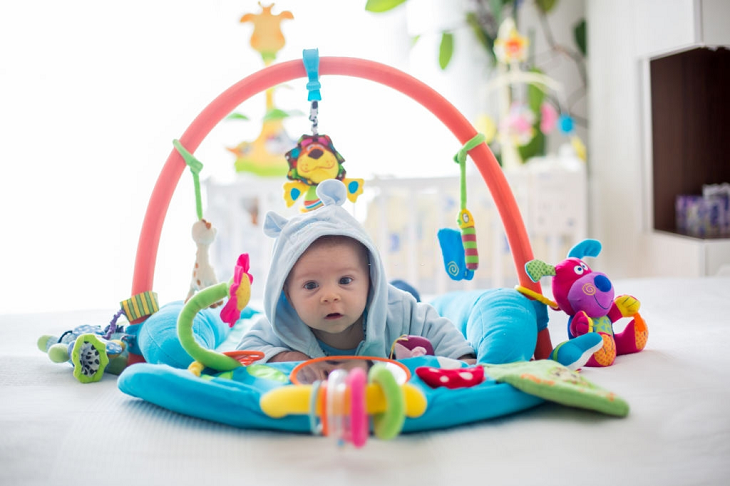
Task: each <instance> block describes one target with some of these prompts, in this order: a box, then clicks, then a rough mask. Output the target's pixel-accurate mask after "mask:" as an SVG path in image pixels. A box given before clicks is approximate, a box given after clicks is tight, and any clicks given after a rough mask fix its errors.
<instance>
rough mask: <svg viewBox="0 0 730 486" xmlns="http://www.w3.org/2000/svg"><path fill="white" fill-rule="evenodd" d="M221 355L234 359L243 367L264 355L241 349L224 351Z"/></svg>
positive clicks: (259, 352)
mask: <svg viewBox="0 0 730 486" xmlns="http://www.w3.org/2000/svg"><path fill="white" fill-rule="evenodd" d="M223 354H225V355H226V356H228V357H230V358H233V359H235V360H236V361H238V362H239V363H241V364H242V365H243V366H248V365H250V364H251V363H254V362H256V361H258V360H260V359H261V358H263V357H264V353H263V352H261V351H248V350H243V349H236V350H233V351H225V352H224V353H223Z"/></svg>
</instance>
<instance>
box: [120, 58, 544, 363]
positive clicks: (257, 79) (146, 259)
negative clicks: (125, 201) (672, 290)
mask: <svg viewBox="0 0 730 486" xmlns="http://www.w3.org/2000/svg"><path fill="white" fill-rule="evenodd" d="M319 73H320V75H343V76H351V77H356V78H363V79H369V80H371V81H375V82H377V83H380V84H383V85H385V86H389V87H391V88H393V89H395V90H397V91H400V92H401V93H403V94H405V95H408V96H409V97H411V98H413V99H414V100H415V101H417V102H418V103H420V104H421V105H423V106H424V107H425V108H427V109H428V110H429V111H431V113H433V114H434V115H436V117H437V118H438V119H439V120H441V121H442V122H443V123H444V125H446V126H447V127H448V128H449V129H450V130H451V132H452V133H453V134H454V135H455V136H456V138H457V139H458V140H459V146H461V145H463V144H465V143H466V142H468V141H469V140H471V139H472V137H474V136H475V135H476V134H477V131H476V130H475V129H474V127H473V126H472V125H471V123H469V121H468V120H467V119H466V118H465V117H464V116H463V115H462V114H461V112H459V110H457V109H456V108H455V107H454V106H453V105H452V104H451V103H450V102H449V101H448V100H446V99H445V98H444V97H443V96H441V95H440V94H439V93H437V92H436V91H434V90H433V89H432V88H430V87H428V86H427V85H425V84H424V83H422V82H421V81H418V80H417V79H415V78H414V77H412V76H410V75H408V74H406V73H404V72H402V71H399V70H398V69H395V68H393V67H390V66H386V65H384V64H380V63H377V62H374V61H368V60H364V59H357V58H348V57H322V58H320V60H319ZM306 76H307V74H306V71H305V69H304V64H303V63H302V61H300V60H294V61H287V62H282V63H280V64H274V65H271V66H269V67H267V68H264V69H262V70H261V71H258V72H256V73H254V74H252V75H250V76H248V77H246V78H244V79H242V80H241V81H239V82H238V83H236V84H234V85H233V86H231V87H230V88H228V89H227V90H226V91H224V92H223V93H222V94H221V95H220V96H218V97H217V98H216V99H215V100H213V101H212V102H211V103H210V104H209V105H208V106H207V107H206V108H205V109H204V110H203V111H202V112H201V113H200V114H199V115H198V116H197V117H196V118H195V120H193V122H192V123H191V124H190V126H189V127H188V129H187V130H185V133H183V135H182V136H181V137H180V143H182V145H183V146H184V147H185V148H186V149H187V150H189V151H190V152H191V153H194V152H195V150H197V148H198V146H199V145H200V143H201V142H202V141H203V139H204V138H205V137H206V136H207V135H208V134H209V133H210V131H211V130H212V129H213V127H215V126H216V125H217V124H218V122H220V121H221V120H222V119H223V118H224V117H226V116H227V115H228V114H229V113H230V112H232V111H233V110H234V109H235V108H236V107H237V106H238V105H240V104H241V103H242V102H244V101H245V100H247V99H248V98H250V97H252V96H254V95H255V94H257V93H260V92H262V91H264V90H266V89H268V88H270V87H273V86H276V85H278V84H281V83H285V82H287V81H291V80H293V79H297V78H304V77H306ZM469 155H471V157H472V159H473V160H474V162H475V164H476V166H477V168H478V169H479V172H480V173H481V175H482V177H483V178H484V181H485V182H486V183H487V186H488V187H489V190H490V192H491V194H492V198H493V199H494V201H495V204H496V206H497V209H498V210H499V214H500V217H501V219H502V223H503V225H504V228H505V232H506V234H507V240H508V242H509V245H510V248H511V250H512V257H513V259H514V263H515V267H516V270H517V274H518V278H519V282H520V285H522V286H524V287H527V288H529V289H531V290H534V291H536V292H541V289H540V284H539V283H535V282H533V281H532V280H530V279H529V278H528V276H527V274H526V273H525V268H524V265H525V263H526V262H528V261H530V260H532V259H533V255H532V248H531V246H530V241H529V238H528V236H527V231H526V230H525V226H524V222H523V221H522V216H521V214H520V211H519V209H518V207H517V203H516V201H515V199H514V196H513V194H512V190H511V189H510V187H509V185H508V183H507V180H506V179H505V177H504V174H503V173H502V169H501V168H500V166H499V164H498V163H497V160H496V159H495V158H494V155H493V154H492V152H491V150H489V147H487V145H486V144H480V145H479V146H477V147H476V148H474V149H473V150H471V151H470V152H469ZM185 167H186V165H185V162H184V160H183V158H182V157H181V156H180V154H179V153H178V152H177V150H175V149H172V150H171V152H170V155H169V156H168V158H167V161H166V162H165V165H164V167H163V168H162V172H161V173H160V175H159V177H158V178H157V182H156V184H155V187H154V189H153V191H152V196H151V197H150V201H149V204H148V206H147V212H146V214H145V218H144V221H143V223H142V231H141V234H140V238H139V242H138V245H137V255H136V260H135V264H134V277H133V281H132V295H136V294H139V293H141V292H146V291H150V290H152V283H153V280H154V270H155V263H156V260H157V250H158V246H159V242H160V234H161V232H162V224H163V222H164V219H165V215H166V214H167V209H168V207H169V205H170V200H171V199H172V194H173V192H174V191H175V187H176V186H177V183H178V181H179V180H180V176H181V175H182V172H183V170H184V169H185ZM546 344H548V346H549V337H548V343H546ZM538 347H540V345H538ZM536 355H537V353H536Z"/></svg>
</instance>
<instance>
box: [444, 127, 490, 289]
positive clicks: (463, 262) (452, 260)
mask: <svg viewBox="0 0 730 486" xmlns="http://www.w3.org/2000/svg"><path fill="white" fill-rule="evenodd" d="M484 140H485V137H484V135H483V134H481V133H478V134H476V135H475V136H474V137H473V138H472V139H471V140H469V141H468V142H466V144H464V146H463V147H462V148H461V150H459V152H458V153H457V154H456V155H455V156H454V161H455V162H456V163H458V164H459V168H460V170H461V210H460V211H459V216H458V218H457V221H456V222H457V224H458V225H459V230H460V232H459V231H456V230H454V229H450V228H442V229H440V230H439V232H438V239H439V245H440V246H441V253H442V254H443V258H444V266H445V267H446V273H447V274H448V275H449V277H451V279H452V280H471V279H472V278H474V270H476V269H477V268H478V267H479V252H478V251H477V235H476V228H475V227H474V217H473V216H472V214H471V211H469V210H468V209H467V208H466V154H467V152H468V151H469V150H471V149H473V148H474V147H476V146H477V145H479V144H480V143H483V142H484Z"/></svg>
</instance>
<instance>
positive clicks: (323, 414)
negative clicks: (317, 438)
mask: <svg viewBox="0 0 730 486" xmlns="http://www.w3.org/2000/svg"><path fill="white" fill-rule="evenodd" d="M320 387H321V388H322V393H321V395H322V396H321V397H320V398H319V400H320V404H321V405H320V414H319V417H320V421H321V422H322V435H324V436H327V435H329V433H330V426H329V421H328V420H327V408H326V405H327V392H328V390H327V382H326V381H323V382H322V383H321V384H320Z"/></svg>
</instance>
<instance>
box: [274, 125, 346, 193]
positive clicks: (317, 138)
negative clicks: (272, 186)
mask: <svg viewBox="0 0 730 486" xmlns="http://www.w3.org/2000/svg"><path fill="white" fill-rule="evenodd" d="M286 160H287V162H288V163H289V167H290V170H289V174H288V175H287V177H288V178H289V179H290V180H300V181H302V182H304V183H305V184H309V185H316V184H319V183H320V182H322V181H324V180H327V179H340V180H341V179H342V178H344V177H345V169H344V168H343V167H342V162H344V161H345V159H344V158H343V157H342V156H341V155H340V154H339V153H338V152H337V151H336V150H335V148H334V146H333V145H332V140H331V139H330V138H329V137H328V136H327V135H314V136H303V137H301V138H300V139H299V143H298V144H297V146H296V147H295V148H294V149H292V150H291V151H289V152H288V153H287V154H286Z"/></svg>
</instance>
